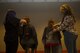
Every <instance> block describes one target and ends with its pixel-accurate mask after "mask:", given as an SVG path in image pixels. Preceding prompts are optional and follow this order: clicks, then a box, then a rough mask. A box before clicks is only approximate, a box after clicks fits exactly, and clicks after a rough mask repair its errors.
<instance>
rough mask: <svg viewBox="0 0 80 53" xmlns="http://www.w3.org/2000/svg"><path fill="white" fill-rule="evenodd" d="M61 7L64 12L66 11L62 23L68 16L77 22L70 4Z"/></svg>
mask: <svg viewBox="0 0 80 53" xmlns="http://www.w3.org/2000/svg"><path fill="white" fill-rule="evenodd" d="M61 7H63V8H64V10H65V13H64V16H63V19H62V22H63V20H64V17H65V16H66V15H70V16H72V17H73V19H74V21H75V22H76V20H75V17H74V15H73V13H72V9H71V7H70V6H69V5H68V4H63V5H61Z"/></svg>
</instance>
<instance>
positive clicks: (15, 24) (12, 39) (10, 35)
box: [4, 10, 20, 53]
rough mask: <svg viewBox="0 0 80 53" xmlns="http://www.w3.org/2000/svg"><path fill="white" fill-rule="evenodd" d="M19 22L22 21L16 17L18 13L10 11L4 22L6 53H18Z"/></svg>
mask: <svg viewBox="0 0 80 53" xmlns="http://www.w3.org/2000/svg"><path fill="white" fill-rule="evenodd" d="M19 22H20V20H19V19H18V18H17V17H16V12H15V11H14V10H8V12H7V14H6V17H5V22H4V27H5V36H4V42H5V45H6V53H17V49H18V29H19Z"/></svg>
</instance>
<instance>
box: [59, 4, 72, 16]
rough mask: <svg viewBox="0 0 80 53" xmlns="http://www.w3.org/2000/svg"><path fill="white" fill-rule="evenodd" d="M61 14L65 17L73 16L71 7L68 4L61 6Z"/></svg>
mask: <svg viewBox="0 0 80 53" xmlns="http://www.w3.org/2000/svg"><path fill="white" fill-rule="evenodd" d="M60 12H61V13H62V14H64V15H72V11H71V7H70V6H69V5H68V4H63V5H61V6H60Z"/></svg>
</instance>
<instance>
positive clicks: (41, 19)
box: [0, 2, 80, 52]
mask: <svg viewBox="0 0 80 53" xmlns="http://www.w3.org/2000/svg"><path fill="white" fill-rule="evenodd" d="M61 4H63V3H60V2H51V3H49V2H48V3H44V2H43V3H0V52H2V51H5V43H4V41H3V40H4V33H5V29H4V26H3V22H4V19H5V14H6V12H7V9H10V8H13V9H14V10H15V11H16V13H17V17H18V18H22V17H23V16H31V24H33V25H34V26H35V28H36V31H37V36H38V42H39V45H38V50H43V49H44V48H43V44H42V41H41V38H42V34H43V30H44V27H45V26H47V21H48V20H49V19H53V20H54V21H55V23H58V22H59V21H61V19H62V18H61V14H60V12H59V6H60V5H61ZM68 4H70V5H71V7H72V8H73V13H74V15H75V17H76V20H77V23H76V28H77V31H78V33H79V32H80V18H79V17H80V8H79V6H80V3H79V2H71V3H68ZM79 41H80V33H79V36H78V39H77V49H78V50H80V42H79ZM62 45H63V50H65V49H66V48H65V45H64V40H63V38H62ZM18 51H23V49H22V48H21V46H20V45H19V48H18Z"/></svg>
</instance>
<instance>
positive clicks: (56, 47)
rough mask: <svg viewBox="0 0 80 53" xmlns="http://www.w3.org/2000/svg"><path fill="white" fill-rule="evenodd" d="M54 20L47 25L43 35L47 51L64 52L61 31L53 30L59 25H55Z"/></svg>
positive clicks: (48, 52)
mask: <svg viewBox="0 0 80 53" xmlns="http://www.w3.org/2000/svg"><path fill="white" fill-rule="evenodd" d="M53 25H54V21H53V20H49V22H48V26H47V27H45V29H44V32H43V37H42V42H43V45H44V52H45V53H62V48H61V34H60V32H59V31H56V32H53V30H54V29H56V28H57V26H53Z"/></svg>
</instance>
